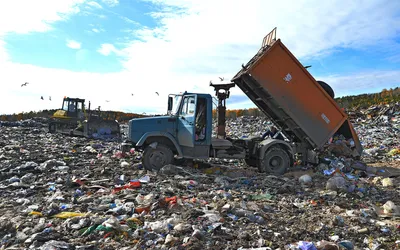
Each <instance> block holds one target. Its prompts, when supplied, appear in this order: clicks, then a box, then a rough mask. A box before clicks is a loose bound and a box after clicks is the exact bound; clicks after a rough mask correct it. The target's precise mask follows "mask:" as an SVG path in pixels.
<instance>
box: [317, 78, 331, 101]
mask: <svg viewBox="0 0 400 250" xmlns="http://www.w3.org/2000/svg"><path fill="white" fill-rule="evenodd" d="M317 82H318V83H319V85H320V86H321V87H322V88H323V89H324V90H325V92H326V93H328V95H329V96H330V97H332V99H335V92H334V91H333V89H332V88H331V86H329V84H327V83H326V82H323V81H317Z"/></svg>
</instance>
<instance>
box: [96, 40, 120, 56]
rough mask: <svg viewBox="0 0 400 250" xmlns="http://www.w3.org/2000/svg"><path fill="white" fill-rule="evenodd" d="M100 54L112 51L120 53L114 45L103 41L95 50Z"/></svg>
mask: <svg viewBox="0 0 400 250" xmlns="http://www.w3.org/2000/svg"><path fill="white" fill-rule="evenodd" d="M97 52H99V53H100V54H102V55H105V56H108V55H110V54H111V53H112V52H114V53H115V54H120V51H119V50H118V49H116V48H115V47H114V45H112V44H109V43H103V44H102V45H101V47H100V48H99V49H98V50H97Z"/></svg>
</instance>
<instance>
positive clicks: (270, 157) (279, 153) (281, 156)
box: [258, 147, 290, 175]
mask: <svg viewBox="0 0 400 250" xmlns="http://www.w3.org/2000/svg"><path fill="white" fill-rule="evenodd" d="M289 165H290V158H289V155H288V154H287V152H286V151H285V150H284V149H282V148H279V147H272V148H270V149H268V150H267V151H266V152H265V155H264V159H262V160H261V162H260V165H259V167H258V168H259V170H260V172H266V173H269V174H273V175H283V174H284V173H285V172H286V169H287V168H288V167H289Z"/></svg>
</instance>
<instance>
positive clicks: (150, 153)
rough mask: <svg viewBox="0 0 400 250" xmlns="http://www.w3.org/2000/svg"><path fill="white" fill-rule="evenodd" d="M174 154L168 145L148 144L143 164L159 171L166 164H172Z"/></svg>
mask: <svg viewBox="0 0 400 250" xmlns="http://www.w3.org/2000/svg"><path fill="white" fill-rule="evenodd" d="M173 159H174V155H173V153H172V151H171V149H169V148H168V147H167V146H165V145H163V144H158V145H157V146H156V147H155V148H154V147H152V146H150V145H149V146H147V147H146V148H145V150H144V153H143V162H142V163H143V166H144V168H145V169H147V170H156V171H159V170H160V169H161V168H162V167H164V166H165V165H168V164H171V163H172V161H173Z"/></svg>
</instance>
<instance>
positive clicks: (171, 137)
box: [136, 132, 183, 157]
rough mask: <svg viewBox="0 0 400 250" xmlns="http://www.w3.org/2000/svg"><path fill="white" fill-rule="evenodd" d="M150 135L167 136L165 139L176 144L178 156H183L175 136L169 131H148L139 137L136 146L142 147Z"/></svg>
mask: <svg viewBox="0 0 400 250" xmlns="http://www.w3.org/2000/svg"><path fill="white" fill-rule="evenodd" d="M150 137H161V138H165V139H167V140H169V141H170V142H171V143H172V144H173V145H174V147H175V149H176V151H177V152H178V156H179V157H183V153H182V150H181V147H179V144H178V142H177V141H176V140H175V138H174V137H173V136H172V135H171V134H170V133H167V132H148V133H145V134H144V135H143V136H142V137H141V138H140V139H139V141H138V142H137V143H136V147H142V146H143V144H144V143H145V141H146V140H147V139H148V138H150ZM156 147H157V146H156Z"/></svg>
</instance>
